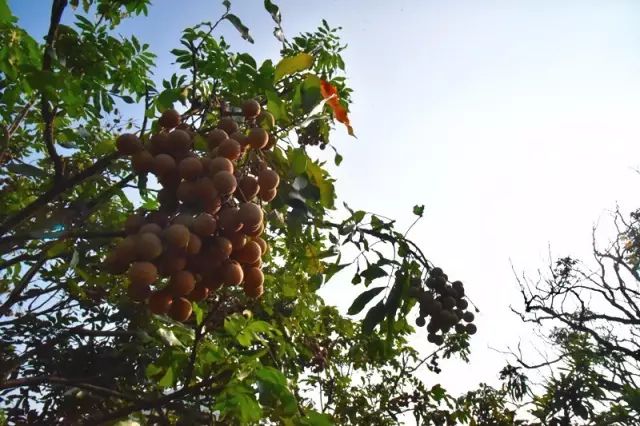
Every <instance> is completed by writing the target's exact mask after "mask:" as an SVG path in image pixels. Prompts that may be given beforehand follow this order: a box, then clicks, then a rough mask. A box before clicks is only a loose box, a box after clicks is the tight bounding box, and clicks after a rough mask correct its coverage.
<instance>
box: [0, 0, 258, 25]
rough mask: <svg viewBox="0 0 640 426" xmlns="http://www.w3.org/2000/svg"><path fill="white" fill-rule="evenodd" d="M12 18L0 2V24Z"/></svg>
mask: <svg viewBox="0 0 640 426" xmlns="http://www.w3.org/2000/svg"><path fill="white" fill-rule="evenodd" d="M265 7H266V1H265ZM12 18H13V16H12V15H11V10H10V9H9V5H8V4H7V0H0V24H7V23H9V22H11V21H12V20H13V19H12Z"/></svg>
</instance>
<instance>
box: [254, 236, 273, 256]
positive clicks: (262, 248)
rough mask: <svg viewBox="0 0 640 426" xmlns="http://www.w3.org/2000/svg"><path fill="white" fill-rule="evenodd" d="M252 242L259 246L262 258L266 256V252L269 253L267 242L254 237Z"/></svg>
mask: <svg viewBox="0 0 640 426" xmlns="http://www.w3.org/2000/svg"><path fill="white" fill-rule="evenodd" d="M253 241H255V242H256V244H258V245H259V246H260V253H262V256H264V255H265V254H267V252H268V251H269V245H268V244H267V242H266V241H265V240H263V239H262V238H260V237H255V238H254V239H253Z"/></svg>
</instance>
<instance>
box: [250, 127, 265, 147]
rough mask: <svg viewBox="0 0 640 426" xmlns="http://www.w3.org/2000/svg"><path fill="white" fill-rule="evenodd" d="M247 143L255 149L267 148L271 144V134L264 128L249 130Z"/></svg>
mask: <svg viewBox="0 0 640 426" xmlns="http://www.w3.org/2000/svg"><path fill="white" fill-rule="evenodd" d="M247 142H248V143H249V145H251V148H253V149H262V148H264V147H265V146H267V143H268V142H269V133H268V132H267V131H266V130H265V129H263V128H262V127H254V128H253V129H251V130H249V134H248V135H247Z"/></svg>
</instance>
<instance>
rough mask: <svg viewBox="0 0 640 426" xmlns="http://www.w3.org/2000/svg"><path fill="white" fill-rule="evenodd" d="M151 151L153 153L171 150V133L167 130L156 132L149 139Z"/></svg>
mask: <svg viewBox="0 0 640 426" xmlns="http://www.w3.org/2000/svg"><path fill="white" fill-rule="evenodd" d="M149 151H150V152H151V154H153V155H158V154H167V153H168V152H169V135H168V134H167V133H166V132H160V133H156V134H155V135H153V136H151V138H150V139H149Z"/></svg>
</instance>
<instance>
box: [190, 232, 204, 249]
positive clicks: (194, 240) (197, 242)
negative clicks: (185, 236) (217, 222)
mask: <svg viewBox="0 0 640 426" xmlns="http://www.w3.org/2000/svg"><path fill="white" fill-rule="evenodd" d="M200 249H202V240H201V239H200V237H198V236H197V235H196V234H191V235H190V236H189V244H187V253H188V254H198V253H200Z"/></svg>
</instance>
